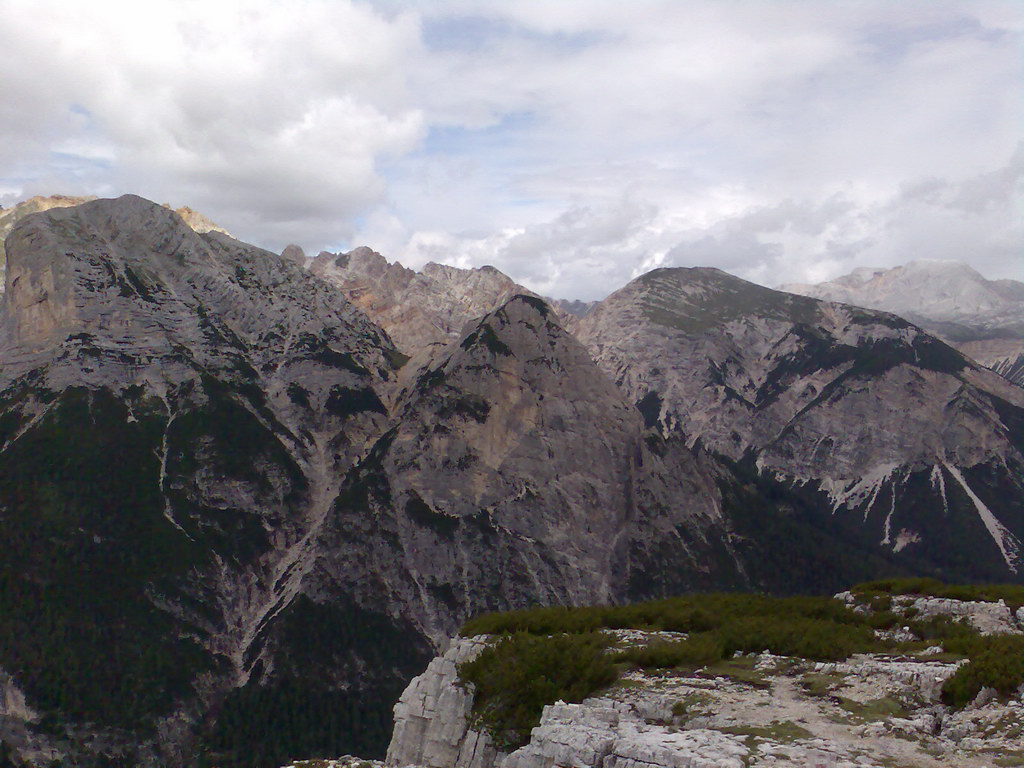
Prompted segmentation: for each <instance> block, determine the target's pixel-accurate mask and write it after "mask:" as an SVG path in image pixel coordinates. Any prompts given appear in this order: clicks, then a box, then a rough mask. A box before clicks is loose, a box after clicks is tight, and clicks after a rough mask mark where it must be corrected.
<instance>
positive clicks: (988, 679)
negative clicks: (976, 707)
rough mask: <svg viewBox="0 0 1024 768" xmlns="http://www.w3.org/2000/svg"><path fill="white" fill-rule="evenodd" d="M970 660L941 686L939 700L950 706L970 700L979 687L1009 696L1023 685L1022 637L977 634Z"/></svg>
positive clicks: (1023, 641)
mask: <svg viewBox="0 0 1024 768" xmlns="http://www.w3.org/2000/svg"><path fill="white" fill-rule="evenodd" d="M969 650H970V651H972V652H971V653H970V659H971V660H970V662H968V663H967V664H965V665H964V666H962V667H960V669H958V670H957V671H956V673H955V674H954V675H953V676H952V677H951V678H949V679H948V680H947V681H946V682H945V684H944V685H943V686H942V701H943V703H945V704H949V705H951V706H954V707H963V706H964V705H966V704H968V703H970V702H971V701H972V700H973V699H974V697H975V696H977V695H978V693H979V692H980V691H981V689H982V688H994V689H995V690H996V692H997V693H998V694H999V695H1000V696H1010V695H1012V694H1013V693H1015V692H1016V690H1017V688H1018V687H1020V686H1021V685H1024V637H1022V636H1020V635H994V636H989V637H985V638H978V639H977V640H975V641H974V643H973V647H970V648H969Z"/></svg>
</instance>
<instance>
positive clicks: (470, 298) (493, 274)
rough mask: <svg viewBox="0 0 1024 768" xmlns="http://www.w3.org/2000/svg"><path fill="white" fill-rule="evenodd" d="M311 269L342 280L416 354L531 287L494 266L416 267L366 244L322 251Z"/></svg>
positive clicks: (457, 333)
mask: <svg viewBox="0 0 1024 768" xmlns="http://www.w3.org/2000/svg"><path fill="white" fill-rule="evenodd" d="M310 269H311V270H312V271H313V273H314V274H316V275H319V276H320V277H323V278H324V279H325V280H327V281H329V282H332V283H334V284H335V285H337V286H339V287H340V288H341V289H342V290H343V291H344V292H345V294H346V295H347V296H348V298H349V300H350V301H352V302H353V303H354V304H355V305H356V306H358V307H359V308H360V309H362V310H363V311H364V312H366V314H367V315H368V316H369V317H371V318H372V319H373V320H374V322H376V323H378V324H379V325H380V326H381V327H383V328H384V329H385V330H386V331H387V332H388V334H389V335H390V336H391V337H392V338H393V339H394V340H395V343H396V344H397V345H398V348H399V349H401V350H402V351H403V352H405V353H406V354H407V355H410V356H414V357H415V356H418V355H420V354H421V353H422V352H423V351H424V350H425V349H428V348H430V347H432V346H435V345H442V346H443V345H445V344H448V343H449V342H451V341H454V340H456V339H457V338H458V337H459V336H460V335H461V334H462V332H463V330H464V327H465V325H466V323H467V322H468V321H470V320H475V319H477V318H479V317H481V316H482V315H484V314H486V313H488V312H490V311H492V310H494V309H496V308H497V307H498V306H500V305H501V304H503V303H504V302H505V301H507V300H508V299H509V298H511V297H512V296H513V295H515V294H518V293H529V291H527V290H526V289H525V288H523V287H522V286H519V285H516V284H515V283H514V282H513V281H512V280H511V279H510V278H508V277H507V276H505V275H503V274H502V273H501V272H499V271H498V270H496V269H494V268H493V267H481V268H479V269H458V268H456V267H448V266H444V265H442V264H434V263H430V264H427V265H426V266H425V267H424V268H423V269H422V270H421V271H420V272H416V271H414V270H411V269H407V268H405V267H403V266H402V265H401V264H399V263H397V262H395V263H393V264H392V263H389V262H388V261H387V259H385V258H384V257H383V256H381V255H380V254H379V253H377V252H375V251H372V250H370V249H369V248H365V247H361V248H356V249H355V250H353V251H351V252H349V253H342V254H333V253H321V254H320V255H319V256H317V257H316V259H314V261H313V263H312V265H311V266H310Z"/></svg>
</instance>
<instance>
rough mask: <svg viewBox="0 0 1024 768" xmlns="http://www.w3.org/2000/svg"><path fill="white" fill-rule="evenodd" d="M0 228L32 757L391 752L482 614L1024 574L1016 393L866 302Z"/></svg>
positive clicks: (12, 645) (680, 279)
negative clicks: (876, 581) (399, 724)
mask: <svg viewBox="0 0 1024 768" xmlns="http://www.w3.org/2000/svg"><path fill="white" fill-rule="evenodd" d="M190 224H191V225H190ZM193 225H194V226H193ZM287 250H288V249H286V251H287ZM6 258H7V272H6V290H5V293H4V296H3V299H2V304H0V361H2V366H0V529H2V531H3V534H4V536H5V538H6V540H7V541H8V542H9V545H8V547H6V548H5V550H4V552H3V554H2V555H0V616H2V617H3V619H2V622H0V632H2V633H3V634H2V641H0V688H2V689H3V695H2V696H0V703H3V708H2V709H0V738H2V739H3V741H4V742H5V743H6V744H8V745H9V746H10V747H11V748H12V749H13V750H14V751H15V753H16V754H17V755H20V756H21V757H23V758H26V759H30V760H33V761H37V762H43V761H49V760H54V759H56V760H64V761H65V762H66V764H68V765H82V766H86V765H97V766H99V765H122V764H123V765H167V766H191V765H209V766H213V765H218V766H243V765H244V766H250V765H252V766H263V765H279V764H281V763H283V762H284V760H285V759H286V758H288V757H294V756H296V755H311V754H316V753H317V752H329V753H333V754H340V753H343V752H352V753H358V754H365V755H370V756H372V755H374V754H382V751H383V748H384V745H386V743H387V738H388V735H389V733H390V723H391V718H390V708H391V705H392V704H393V703H394V701H395V700H396V698H397V696H398V694H399V693H400V692H401V690H402V689H403V687H404V686H405V684H406V683H407V682H408V680H409V679H411V677H412V676H413V675H414V674H416V673H418V672H419V671H421V670H422V668H423V667H424V666H425V665H426V663H427V661H429V659H430V658H432V657H433V655H434V653H435V651H436V650H437V649H438V648H439V647H440V646H441V645H442V644H443V643H444V642H445V640H446V638H448V637H449V636H451V635H452V634H453V633H454V631H455V630H456V628H457V627H458V626H459V625H460V624H461V623H462V622H463V621H464V620H465V619H466V618H467V617H468V616H470V615H473V614H476V613H479V612H481V611H486V610H494V609H507V608H515V607H524V606H528V605H536V604H586V603H593V602H622V601H625V600H634V599H641V598H652V597H659V596H665V595H670V594H678V593H681V592H685V591H688V590H694V589H735V588H753V589H763V590H768V591H773V592H781V593H793V592H806V591H810V590H813V591H818V592H820V591H824V590H829V589H838V588H841V587H843V586H845V585H846V584H848V583H851V582H854V581H858V580H862V579H866V578H871V577H878V576H885V575H895V574H905V573H919V574H927V575H937V576H941V577H943V578H945V579H947V580H1003V581H1006V580H1011V581H1021V579H1022V578H1024V576H1022V574H1021V568H1022V566H1024V546H1022V544H1021V541H1022V539H1024V487H1022V480H1021V478H1022V477H1024V472H1022V469H1024V389H1021V388H1020V387H1018V386H1015V385H1014V384H1012V383H1010V382H1009V381H1008V380H1007V379H1005V378H1003V377H1002V376H1000V375H999V374H997V373H996V372H994V371H992V370H989V369H988V368H985V367H984V366H982V365H979V364H978V363H977V362H976V361H975V360H973V359H972V358H970V357H968V356H966V355H965V354H964V353H963V352H962V351H959V350H957V349H955V348H953V347H951V346H949V345H948V344H947V343H946V342H944V341H943V340H941V339H940V338H938V337H936V336H935V335H932V334H930V333H929V332H928V331H927V330H925V329H923V328H922V327H920V326H919V325H915V324H913V323H912V322H910V321H909V320H907V319H904V318H902V317H900V316H897V315H894V314H891V313H888V312H883V311H877V310H872V309H863V308H858V307H855V306H850V305H849V304H843V303H835V302H832V301H824V300H819V299H815V298H810V297H806V296H797V295H794V294H792V293H785V292H780V291H774V290H771V289H768V288H763V287H761V286H757V285H754V284H751V283H748V282H745V281H743V280H740V279H739V278H736V277H733V276H731V275H728V274H726V273H724V272H721V271H719V270H714V269H702V268H694V269H681V268H680V269H660V270H655V271H654V272H650V273H648V274H646V275H643V276H641V277H639V278H637V279H636V280H634V281H632V282H631V283H629V284H628V285H626V286H625V287H623V288H621V289H620V290H618V291H616V292H615V293H613V294H612V295H611V296H609V297H608V298H607V299H605V300H604V301H601V302H597V303H596V304H594V305H593V306H581V305H579V304H576V305H573V304H572V303H569V302H552V301H550V300H546V299H544V298H542V297H539V296H536V295H534V294H533V293H531V292H529V291H526V290H525V289H523V288H522V287H521V286H518V285H516V284H515V283H514V282H513V281H512V280H511V279H509V278H508V277H506V276H504V275H502V274H501V273H500V272H498V271H497V270H494V269H493V268H481V269H475V270H459V269H455V268H452V267H445V266H442V265H428V266H427V267H426V268H424V269H423V270H422V271H421V272H415V271H413V270H408V269H405V268H404V267H401V265H398V264H390V263H388V262H387V260H386V259H385V258H384V257H383V256H380V255H379V254H376V253H374V252H372V251H370V250H369V249H365V248H359V249H356V250H355V251H352V252H350V253H347V254H327V253H322V254H320V255H319V256H318V257H316V258H315V259H313V260H312V262H311V263H310V264H309V265H308V268H307V267H306V262H307V260H306V259H305V258H304V256H302V254H301V252H298V251H297V250H296V249H292V250H291V251H289V252H288V253H286V254H285V255H278V254H274V253H271V252H269V251H265V250H262V249H260V248H257V247H255V246H251V245H247V244H245V243H241V242H239V241H237V240H235V239H233V238H231V237H230V236H229V235H227V234H225V233H224V232H223V231H222V230H218V229H216V228H213V227H209V228H208V227H204V226H201V225H196V219H193V220H192V221H191V222H190V221H188V220H187V219H186V218H183V216H182V215H179V213H176V212H174V211H172V210H170V209H169V208H167V207H163V206H160V205H157V204H155V203H151V202H149V201H146V200H144V199H142V198H139V197H134V196H126V197H122V198H118V199H116V200H95V201H87V202H83V203H81V204H78V205H74V206H67V207H59V206H52V207H51V209H50V210H45V211H43V210H40V211H36V212H34V213H31V214H26V215H24V216H21V217H19V219H18V221H17V222H16V223H14V224H13V226H12V228H11V230H10V233H9V235H8V236H7V240H6Z"/></svg>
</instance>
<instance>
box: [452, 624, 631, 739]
mask: <svg viewBox="0 0 1024 768" xmlns="http://www.w3.org/2000/svg"><path fill="white" fill-rule="evenodd" d="M609 640H610V639H609V638H608V637H607V636H606V635H600V634H594V633H587V634H576V635H555V636H553V637H539V636H535V635H530V634H526V633H518V634H514V635H511V636H509V637H506V638H505V639H503V640H500V641H499V642H497V643H496V644H495V645H493V646H491V647H489V648H487V649H485V650H484V651H483V652H481V653H480V655H479V656H477V657H476V658H475V659H474V660H473V661H470V662H467V663H466V664H462V665H460V667H459V678H460V679H461V680H462V682H463V683H472V684H473V686H474V688H475V692H474V698H473V716H474V721H475V723H474V724H475V725H477V726H481V727H483V728H485V729H486V730H487V731H488V732H489V733H490V734H491V736H492V738H493V739H494V743H495V746H497V747H498V748H499V749H503V750H513V749H515V748H517V747H520V746H522V745H523V744H525V743H526V742H527V741H529V738H530V730H531V729H532V728H534V727H535V726H536V725H537V723H538V722H540V716H541V712H542V711H543V709H544V705H545V704H551V703H553V702H555V701H558V700H562V701H566V702H580V701H582V700H583V699H585V698H587V697H588V696H590V695H591V694H593V693H594V692H596V691H598V690H600V689H602V688H606V687H608V686H609V685H611V684H612V683H614V682H615V680H616V679H618V672H617V671H616V669H615V665H614V663H613V661H612V658H611V656H610V655H609V654H607V653H605V649H606V648H607V647H608V644H609Z"/></svg>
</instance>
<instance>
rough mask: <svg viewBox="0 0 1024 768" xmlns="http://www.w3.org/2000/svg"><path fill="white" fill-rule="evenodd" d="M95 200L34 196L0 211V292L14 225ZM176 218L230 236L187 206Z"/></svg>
mask: <svg viewBox="0 0 1024 768" xmlns="http://www.w3.org/2000/svg"><path fill="white" fill-rule="evenodd" d="M126 197H130V196H126ZM94 200H96V198H95V197H94V196H84V197H75V196H71V195H49V196H42V195H39V196H36V197H32V198H29V199H28V200H24V201H22V202H20V203H18V204H17V205H15V206H13V207H12V208H6V209H0V291H3V290H5V289H6V279H5V278H4V274H5V270H6V266H7V255H6V246H5V240H6V238H7V235H8V234H10V232H11V230H12V229H13V228H14V225H15V224H17V223H18V222H19V221H21V220H22V219H23V218H25V217H26V216H29V215H30V214H33V213H41V212H43V211H50V210H54V209H57V208H74V207H76V206H79V205H82V204H84V203H89V202H92V201H94ZM163 207H164V208H166V209H168V210H172V209H171V206H170V205H168V204H166V203H165V204H164V205H163ZM174 213H176V214H177V215H178V216H180V217H181V218H182V220H183V221H184V222H185V223H186V224H187V225H188V226H189V227H190V228H191V229H192V230H193V231H195V232H200V233H203V232H220V233H221V234H224V235H228V236H230V233H228V232H227V230H225V229H222V228H221V227H219V226H217V225H216V224H215V223H214V222H213V221H211V220H210V219H209V218H208V217H206V216H204V215H203V214H201V213H199V212H198V211H195V210H193V209H192V208H189V207H187V206H185V207H182V208H178V209H176V210H174Z"/></svg>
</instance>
